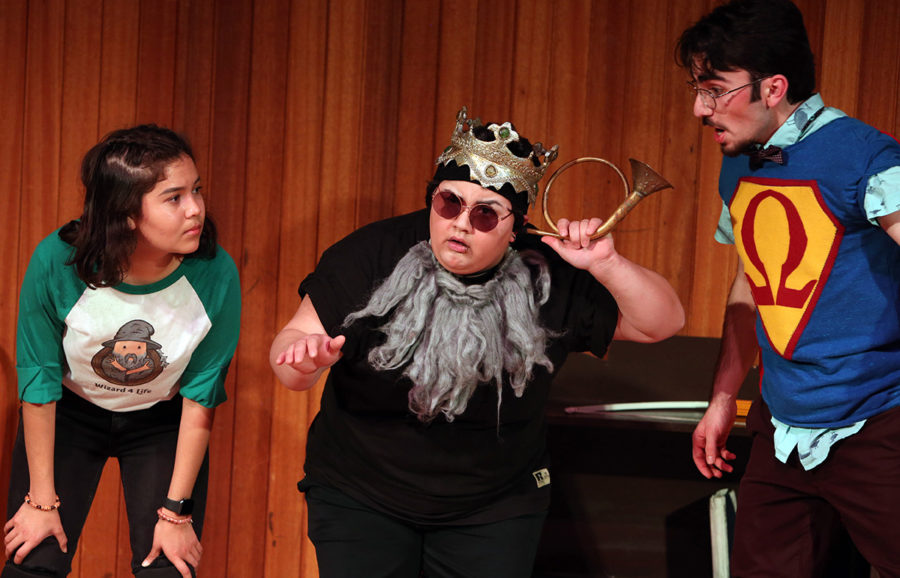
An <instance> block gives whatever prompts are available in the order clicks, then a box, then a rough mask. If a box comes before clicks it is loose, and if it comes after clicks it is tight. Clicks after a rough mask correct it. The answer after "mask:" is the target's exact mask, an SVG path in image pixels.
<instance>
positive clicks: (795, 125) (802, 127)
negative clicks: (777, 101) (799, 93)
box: [765, 94, 847, 148]
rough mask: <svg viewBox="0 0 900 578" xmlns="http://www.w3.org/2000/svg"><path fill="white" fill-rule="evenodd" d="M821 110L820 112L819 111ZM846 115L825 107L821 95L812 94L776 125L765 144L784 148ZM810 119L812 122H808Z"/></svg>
mask: <svg viewBox="0 0 900 578" xmlns="http://www.w3.org/2000/svg"><path fill="white" fill-rule="evenodd" d="M820 111H821V112H820ZM842 116H847V115H846V113H844V112H842V111H840V110H838V109H836V108H831V107H826V106H825V102H824V101H823V100H822V96H821V95H819V94H814V95H812V96H811V97H809V98H808V99H806V100H805V101H803V103H802V104H801V105H800V106H798V107H797V109H796V110H794V112H793V113H791V116H789V117H788V119H787V120H786V121H785V122H784V124H783V125H781V126H780V127H778V130H776V131H775V134H773V135H772V138H770V139H769V141H768V142H767V143H766V144H765V146H770V145H774V146H778V147H781V148H785V147H787V146H790V145H792V144H795V143H797V142H800V141H801V140H803V139H804V138H806V137H808V136H809V135H811V134H812V133H814V132H816V131H817V130H819V129H820V128H822V127H823V126H825V125H826V124H828V123H829V122H831V121H833V120H836V119H838V118H841V117H842ZM810 121H812V122H810Z"/></svg>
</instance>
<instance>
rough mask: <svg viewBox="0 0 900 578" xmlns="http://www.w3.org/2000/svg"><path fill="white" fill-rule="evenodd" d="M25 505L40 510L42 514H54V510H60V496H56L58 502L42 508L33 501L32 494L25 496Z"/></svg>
mask: <svg viewBox="0 0 900 578" xmlns="http://www.w3.org/2000/svg"><path fill="white" fill-rule="evenodd" d="M25 503H26V504H28V505H29V506H31V507H32V508H34V509H35V510H40V511H42V512H52V511H53V510H55V509H57V508H59V496H56V501H55V502H53V504H51V505H49V506H42V505H41V504H37V503H35V502H32V501H31V492H28V493H27V494H25Z"/></svg>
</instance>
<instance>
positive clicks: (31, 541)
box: [3, 503, 68, 564]
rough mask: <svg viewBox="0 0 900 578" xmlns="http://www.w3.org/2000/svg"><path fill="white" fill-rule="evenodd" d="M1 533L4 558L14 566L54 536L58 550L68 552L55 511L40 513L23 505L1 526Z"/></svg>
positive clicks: (66, 541)
mask: <svg viewBox="0 0 900 578" xmlns="http://www.w3.org/2000/svg"><path fill="white" fill-rule="evenodd" d="M3 532H4V533H5V537H4V539H3V542H4V545H5V546H6V557H7V558H11V559H12V560H13V562H15V563H16V564H21V563H22V561H23V560H24V559H25V556H27V555H28V554H29V553H31V551H32V550H34V547H35V546H37V545H38V544H40V543H41V542H42V541H43V540H44V538H47V537H48V536H54V537H55V538H56V541H57V542H58V543H59V548H60V550H62V551H63V552H68V549H67V548H68V539H67V538H66V533H65V532H64V531H63V527H62V522H61V521H60V519H59V512H58V511H57V510H53V511H50V512H47V511H42V510H38V509H36V508H33V507H31V506H29V505H28V504H25V503H23V504H22V505H21V506H19V510H18V511H17V512H16V514H15V515H14V516H13V517H12V518H10V519H9V521H7V522H6V524H5V525H4V526H3ZM13 552H15V557H14V558H13Z"/></svg>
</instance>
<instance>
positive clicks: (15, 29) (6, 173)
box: [0, 0, 28, 560]
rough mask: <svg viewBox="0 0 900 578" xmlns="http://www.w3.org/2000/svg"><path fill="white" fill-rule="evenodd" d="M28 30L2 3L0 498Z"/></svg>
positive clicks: (6, 464)
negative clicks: (2, 256)
mask: <svg viewBox="0 0 900 578" xmlns="http://www.w3.org/2000/svg"><path fill="white" fill-rule="evenodd" d="M27 24H28V5H27V4H25V3H23V2H17V1H15V0H0V77H2V78H3V79H5V80H4V82H3V84H2V87H0V110H2V111H3V114H0V250H2V251H3V255H4V260H3V264H4V266H3V267H0V456H2V459H0V496H6V495H7V493H8V491H9V470H10V460H9V458H8V457H7V456H9V453H10V448H12V446H13V443H14V442H15V439H16V425H17V423H18V417H17V415H16V413H17V408H18V403H17V401H16V400H17V397H18V394H17V389H16V358H15V355H16V354H15V342H16V308H17V304H18V298H19V283H20V282H21V279H22V276H23V275H24V273H25V266H26V265H27V259H28V256H27V255H23V251H21V250H20V249H19V246H20V244H21V242H22V241H21V235H20V226H19V219H18V218H17V217H18V215H19V205H20V202H21V199H22V179H23V175H22V157H23V155H24V147H23V143H24V125H25V75H26V66H25V54H26V45H27V37H28V34H27ZM2 503H5V502H2ZM3 511H4V512H5V509H4V510H3ZM3 520H4V521H5V520H6V518H5V517H4V518H3ZM2 559H3V553H2V552H0V560H2Z"/></svg>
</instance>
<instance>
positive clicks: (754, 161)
mask: <svg viewBox="0 0 900 578" xmlns="http://www.w3.org/2000/svg"><path fill="white" fill-rule="evenodd" d="M747 154H748V155H749V156H750V168H751V169H753V170H754V171H755V170H759V169H761V168H762V166H763V163H764V162H765V161H772V162H773V163H776V164H779V165H783V164H784V160H785V159H784V153H783V152H782V150H781V147H777V146H773V145H769V146H767V147H766V148H764V149H762V148H761V149H756V150H753V151H750V152H749V153H747Z"/></svg>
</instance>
